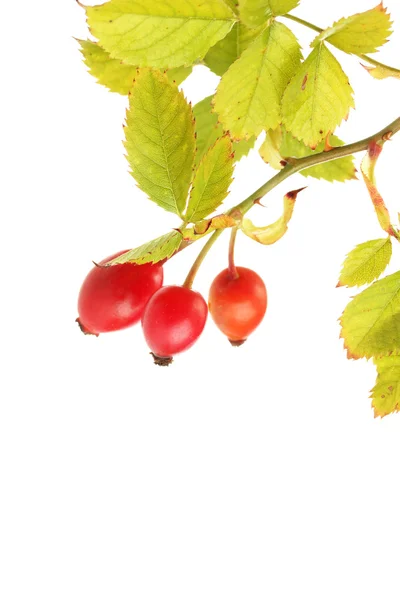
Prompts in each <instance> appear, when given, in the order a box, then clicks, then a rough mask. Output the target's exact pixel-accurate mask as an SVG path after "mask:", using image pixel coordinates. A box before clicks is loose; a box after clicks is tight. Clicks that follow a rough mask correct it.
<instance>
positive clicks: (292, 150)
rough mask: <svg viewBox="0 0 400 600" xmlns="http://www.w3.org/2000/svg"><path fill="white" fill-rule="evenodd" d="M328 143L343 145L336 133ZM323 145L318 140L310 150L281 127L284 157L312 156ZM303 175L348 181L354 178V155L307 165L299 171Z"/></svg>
mask: <svg viewBox="0 0 400 600" xmlns="http://www.w3.org/2000/svg"><path fill="white" fill-rule="evenodd" d="M329 144H330V145H331V146H332V147H333V148H337V147H338V146H343V144H344V142H343V141H342V140H341V139H340V138H338V137H337V136H336V135H331V136H330V138H329ZM324 147H325V143H324V142H320V143H319V144H318V146H317V147H316V148H315V150H311V148H309V147H308V146H306V145H305V144H304V143H303V142H302V141H301V140H298V139H296V138H295V137H293V136H292V134H291V133H288V132H287V131H286V130H285V129H283V136H282V145H281V153H282V154H283V156H284V157H285V158H287V157H288V156H291V157H293V158H302V157H304V156H312V155H313V154H318V152H323V151H324ZM300 173H301V175H304V176H305V177H314V178H315V179H325V180H326V181H331V182H332V181H341V182H343V181H348V180H349V179H354V178H355V173H356V169H355V166H354V156H344V157H343V158H337V159H336V160H331V161H329V162H326V163H322V164H320V165H315V166H314V167H308V169H303V170H302V171H300Z"/></svg>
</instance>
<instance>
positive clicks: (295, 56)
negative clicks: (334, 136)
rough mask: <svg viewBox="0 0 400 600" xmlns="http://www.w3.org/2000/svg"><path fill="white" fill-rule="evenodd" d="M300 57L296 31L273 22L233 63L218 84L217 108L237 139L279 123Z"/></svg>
mask: <svg viewBox="0 0 400 600" xmlns="http://www.w3.org/2000/svg"><path fill="white" fill-rule="evenodd" d="M300 60H301V52H300V46H299V44H298V42H297V39H296V38H295V36H294V35H293V33H292V32H291V31H290V29H288V28H287V27H286V26H285V25H282V23H278V22H273V23H272V24H271V25H270V26H269V27H268V28H267V29H265V30H264V31H263V32H262V33H261V34H260V35H259V36H258V37H257V38H256V39H255V40H254V42H253V43H252V44H251V45H250V46H249V47H248V48H247V49H246V50H245V51H244V52H243V54H242V55H241V56H240V58H238V60H236V61H235V62H234V63H233V64H232V65H231V66H230V67H229V69H228V71H227V72H226V73H225V75H223V77H222V79H221V81H220V84H219V86H218V89H217V93H216V95H215V98H214V110H215V112H216V113H217V114H218V116H219V120H220V121H221V123H222V125H223V127H224V128H225V129H226V130H227V131H229V132H230V133H231V135H232V137H233V138H234V139H243V138H246V139H248V138H249V137H251V136H253V135H255V136H258V134H259V133H260V132H261V131H262V130H263V129H274V128H275V127H277V125H278V124H279V122H280V120H281V100H282V94H283V92H284V90H285V88H286V86H287V84H288V81H289V80H290V78H291V77H293V75H294V73H295V72H296V70H297V69H298V67H299V65H300Z"/></svg>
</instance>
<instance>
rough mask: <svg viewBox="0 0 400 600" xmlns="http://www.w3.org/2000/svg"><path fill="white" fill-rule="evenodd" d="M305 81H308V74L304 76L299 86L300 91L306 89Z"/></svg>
mask: <svg viewBox="0 0 400 600" xmlns="http://www.w3.org/2000/svg"><path fill="white" fill-rule="evenodd" d="M307 79H308V73H306V74H305V76H304V79H303V83H302V84H301V89H302V90H303V92H304V90H305V89H306V84H307Z"/></svg>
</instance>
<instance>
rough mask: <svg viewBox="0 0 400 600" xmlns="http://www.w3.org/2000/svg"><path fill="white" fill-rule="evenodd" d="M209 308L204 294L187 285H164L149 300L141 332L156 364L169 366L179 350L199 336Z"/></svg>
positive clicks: (188, 346)
mask: <svg viewBox="0 0 400 600" xmlns="http://www.w3.org/2000/svg"><path fill="white" fill-rule="evenodd" d="M207 314H208V308H207V303H206V301H205V300H204V298H203V296H202V295H201V294H199V293H198V292H194V291H193V290H190V289H188V288H186V287H181V286H177V285H171V286H166V287H163V288H161V289H160V290H158V292H156V293H155V294H154V296H152V298H151V299H150V300H149V302H148V304H147V306H146V308H145V311H144V313H143V317H142V326H143V333H144V337H145V339H146V342H147V344H148V346H149V348H150V350H151V351H152V353H153V356H154V361H155V363H156V364H159V365H168V364H170V363H171V362H172V357H173V356H174V355H175V354H178V352H183V351H184V350H187V349H188V348H190V347H191V346H192V345H193V344H194V343H195V341H196V340H197V339H198V338H199V337H200V335H201V333H202V331H203V329H204V326H205V324H206V321H207Z"/></svg>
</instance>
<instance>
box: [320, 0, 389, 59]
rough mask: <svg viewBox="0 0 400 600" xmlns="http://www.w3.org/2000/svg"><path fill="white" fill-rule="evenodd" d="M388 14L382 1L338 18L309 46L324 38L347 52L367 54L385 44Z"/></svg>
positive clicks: (387, 35)
mask: <svg viewBox="0 0 400 600" xmlns="http://www.w3.org/2000/svg"><path fill="white" fill-rule="evenodd" d="M391 25H392V23H391V21H390V15H389V14H388V13H387V12H386V8H384V6H383V5H382V3H380V4H378V6H375V8H372V9H371V10H367V11H365V12H362V13H358V14H356V15H352V16H351V17H347V18H343V19H340V20H339V21H336V23H334V24H333V25H332V27H328V29H325V30H324V31H323V32H322V33H320V34H319V35H318V36H317V37H316V38H315V40H314V41H313V42H312V44H311V46H316V45H317V44H319V43H320V42H323V41H324V40H326V41H327V42H329V43H330V44H333V45H334V46H336V47H337V48H340V50H343V51H344V52H348V53H349V54H369V53H371V52H376V51H377V49H378V48H379V47H380V46H382V45H383V44H386V42H387V41H388V37H389V35H390V34H391V33H392V31H391Z"/></svg>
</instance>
